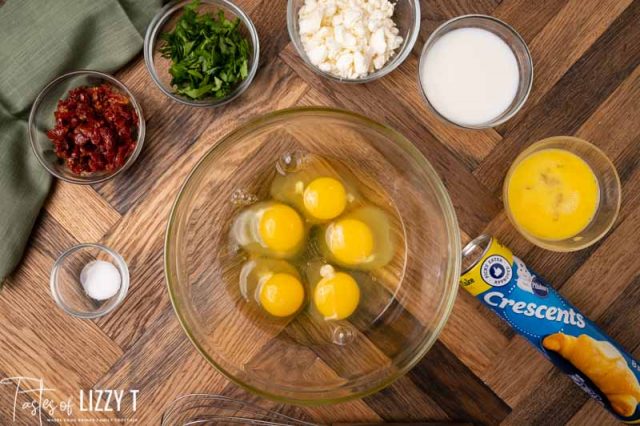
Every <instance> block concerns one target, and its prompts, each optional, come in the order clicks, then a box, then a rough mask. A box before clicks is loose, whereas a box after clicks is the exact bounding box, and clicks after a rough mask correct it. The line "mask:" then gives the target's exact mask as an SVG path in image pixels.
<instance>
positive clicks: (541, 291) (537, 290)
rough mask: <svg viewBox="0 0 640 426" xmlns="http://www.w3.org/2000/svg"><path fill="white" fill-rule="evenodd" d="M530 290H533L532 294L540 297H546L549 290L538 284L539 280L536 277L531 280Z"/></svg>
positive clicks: (540, 283) (542, 284)
mask: <svg viewBox="0 0 640 426" xmlns="http://www.w3.org/2000/svg"><path fill="white" fill-rule="evenodd" d="M531 289H532V290H533V293H534V294H536V295H538V296H540V297H547V295H548V294H549V288H547V286H546V285H545V284H544V283H542V282H540V280H539V279H538V277H535V276H534V277H533V280H531Z"/></svg>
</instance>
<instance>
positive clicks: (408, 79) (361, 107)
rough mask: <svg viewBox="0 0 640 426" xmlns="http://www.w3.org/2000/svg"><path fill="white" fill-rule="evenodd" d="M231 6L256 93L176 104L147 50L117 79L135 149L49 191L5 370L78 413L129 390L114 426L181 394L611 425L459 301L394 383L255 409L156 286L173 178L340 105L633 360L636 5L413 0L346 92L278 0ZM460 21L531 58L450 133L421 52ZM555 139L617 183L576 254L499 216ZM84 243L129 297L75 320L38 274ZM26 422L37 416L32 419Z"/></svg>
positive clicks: (637, 346)
mask: <svg viewBox="0 0 640 426" xmlns="http://www.w3.org/2000/svg"><path fill="white" fill-rule="evenodd" d="M238 3H240V4H241V6H242V7H243V8H244V9H245V10H246V11H247V12H248V13H249V15H250V16H251V17H252V18H253V20H254V22H255V24H256V26H257V28H258V31H259V33H260V40H261V45H262V55H261V65H260V69H259V71H258V75H257V77H256V79H255V81H254V83H253V85H252V86H251V87H250V89H249V90H248V91H247V92H246V94H245V95H244V96H242V98H240V99H239V100H236V101H235V102H233V103H232V104H231V105H228V106H225V107H223V108H219V109H214V110H208V109H193V108H189V107H186V106H183V105H179V104H177V103H175V102H172V101H171V100H169V99H168V98H167V97H165V96H164V95H163V94H162V93H161V92H160V91H159V90H158V89H157V88H156V87H155V86H154V84H153V83H152V81H151V78H150V77H149V74H148V73H147V71H146V69H145V66H144V62H143V59H142V56H139V57H138V58H137V59H136V60H134V61H133V62H132V63H130V64H128V65H127V66H126V67H125V68H124V69H122V70H121V71H120V72H118V73H117V77H119V78H121V79H122V80H123V81H124V82H125V84H127V85H128V86H129V88H131V90H132V91H133V92H134V94H135V95H136V97H137V98H138V99H139V100H140V101H141V103H142V105H143V108H144V110H145V117H146V120H147V136H146V140H145V146H144V149H143V151H142V155H141V156H140V158H139V159H138V160H137V162H136V164H135V165H134V166H133V167H132V168H131V169H130V170H129V171H127V172H126V173H124V174H123V175H121V176H118V177H117V178H116V179H114V180H113V181H110V182H108V183H105V184H101V185H96V186H93V187H88V186H76V185H69V184H64V183H61V182H58V183H57V184H56V186H55V189H54V191H53V192H52V194H51V196H50V198H49V200H48V202H47V204H46V206H45V209H44V211H43V212H42V215H41V218H40V219H39V221H38V223H37V226H36V230H35V233H34V235H33V238H32V240H31V242H30V245H29V248H28V250H27V252H26V255H25V258H24V261H23V263H22V264H21V266H20V267H19V268H18V270H17V271H16V273H15V274H14V275H13V277H11V278H10V280H9V281H8V284H7V286H6V288H5V289H4V290H3V291H2V293H0V342H2V343H1V345H2V346H1V349H0V378H1V377H15V376H30V377H38V378H39V377H41V378H43V379H44V381H45V384H46V386H47V387H49V388H55V390H50V391H46V393H45V395H46V396H47V397H50V398H51V399H54V400H55V399H66V398H67V396H71V397H73V398H75V399H76V403H77V399H78V390H79V389H85V390H86V389H91V388H92V387H93V388H96V389H98V388H100V389H104V388H107V389H113V388H118V389H119V388H123V389H139V394H138V395H139V396H138V403H137V411H136V412H135V413H133V412H132V408H131V407H130V406H128V407H126V408H125V409H124V412H123V413H121V414H122V415H121V416H120V417H129V418H137V419H138V421H139V422H140V424H145V425H147V424H158V421H159V419H160V416H161V413H162V411H163V410H164V408H165V407H166V406H167V404H168V403H169V402H170V401H172V400H173V399H174V398H176V397H177V396H178V395H181V394H185V393H192V392H207V393H221V394H225V395H232V396H237V397H241V398H246V399H248V400H252V401H257V402H258V403H259V404H261V405H264V406H265V407H276V408H277V409H279V410H281V411H283V412H285V413H288V414H292V415H294V416H298V417H301V418H304V419H307V420H312V421H318V422H327V423H330V422H338V421H340V422H345V421H352V422H356V421H359V422H362V421H382V420H384V421H410V420H433V421H467V422H477V423H487V424H497V423H504V424H564V423H569V424H573V425H581V424H613V423H614V420H613V418H612V417H610V416H609V414H607V413H606V412H605V411H604V410H603V409H602V408H601V407H599V406H598V405H597V404H596V403H595V402H593V401H592V400H590V399H589V398H588V397H587V396H586V394H584V393H583V392H582V391H581V390H579V389H578V388H577V387H576V386H574V385H573V384H572V383H571V382H570V381H569V380H568V379H567V378H566V377H564V376H563V375H562V374H560V373H559V372H558V371H557V370H555V369H554V368H553V367H552V366H551V364H549V363H548V362H547V361H546V360H545V359H543V357H542V356H540V355H539V354H538V353H537V352H536V351H535V350H534V349H533V348H532V347H531V346H530V345H529V344H528V343H527V342H526V341H525V340H524V339H522V338H520V337H518V336H515V335H514V333H513V332H512V331H511V330H509V329H508V328H507V327H506V326H505V325H503V324H502V323H500V322H499V321H498V320H497V318H496V317H495V315H494V314H492V313H491V312H489V311H488V310H487V309H486V308H484V307H483V306H481V305H480V304H479V303H478V302H477V301H476V300H475V299H474V298H473V297H471V296H470V295H468V294H466V293H465V292H464V291H459V295H458V299H457V301H456V305H455V308H454V310H453V314H452V316H451V318H450V320H449V322H448V324H447V326H446V328H445V329H444V331H443V333H442V334H441V336H440V339H439V341H438V342H437V343H436V345H435V346H434V347H433V349H432V350H431V351H430V352H429V353H428V354H427V355H426V356H425V358H424V359H423V360H422V362H421V363H420V364H419V365H418V366H417V367H415V368H414V369H413V370H412V371H411V372H410V373H409V374H407V375H406V376H405V377H403V378H401V379H400V380H398V381H397V382H396V383H395V384H393V385H392V386H391V387H389V388H387V389H385V390H383V391H381V392H379V393H377V394H375V395H373V396H370V397H367V398H365V399H363V400H358V401H354V402H350V403H345V404H341V405H336V406H327V407H322V408H305V409H301V408H296V407H292V406H282V405H276V404H274V403H272V402H270V401H264V400H259V399H257V398H255V397H253V396H251V395H249V394H247V393H246V392H244V391H242V390H240V389H239V388H237V387H236V386H235V385H233V384H231V383H229V382H228V381H227V380H226V379H225V378H224V377H222V376H221V375H220V374H219V373H217V372H216V371H215V370H214V369H213V368H212V367H210V366H209V365H208V364H206V363H205V361H204V360H203V359H202V358H201V357H200V356H199V355H198V353H197V352H196V350H195V349H194V348H193V347H192V345H191V344H190V342H189V341H188V340H187V338H186V336H185V335H184V333H183V331H182V329H181V328H180V326H179V324H178V322H177V320H176V318H175V316H174V313H173V309H172V307H171V304H170V302H169V298H168V295H167V291H166V287H165V281H164V272H163V260H162V258H163V242H164V232H165V226H166V222H167V218H168V215H169V209H170V207H171V205H172V203H173V200H174V198H175V196H176V194H177V191H178V189H179V187H180V185H181V183H182V182H183V181H184V179H185V177H186V175H187V173H188V172H189V171H190V170H191V168H192V167H193V166H194V164H195V163H196V162H197V161H198V159H199V158H201V157H202V155H203V154H204V153H205V152H206V151H207V150H208V149H209V148H210V147H211V146H213V145H214V144H215V143H216V141H217V140H219V139H220V137H221V136H223V135H224V134H226V133H228V132H229V131H231V130H232V129H234V128H236V127H237V126H239V125H242V123H243V122H245V121H246V120H248V119H250V118H252V117H255V116H256V115H259V114H263V113H266V112H269V111H273V110H277V109H281V108H287V107H294V106H297V105H326V106H335V107H339V108H344V109H348V110H353V111H356V112H360V113H363V114H365V115H368V116H370V117H372V118H374V119H376V120H379V121H381V122H383V123H386V124H388V125H390V126H392V127H394V128H396V129H398V130H399V131H401V132H402V133H403V134H404V135H406V136H407V137H408V138H409V139H410V140H412V141H413V142H414V143H415V144H416V145H417V146H418V147H419V149H420V150H421V151H422V152H423V153H424V155H425V156H426V157H427V158H428V159H429V161H430V162H431V163H432V164H433V165H434V167H435V168H436V170H437V171H438V172H439V174H440V176H441V178H442V179H443V180H444V182H445V184H446V186H447V188H448V190H449V193H450V195H451V198H452V200H453V203H454V205H455V208H456V211H457V214H458V219H459V223H460V227H461V229H462V231H463V243H464V242H467V241H468V240H469V239H470V238H472V237H475V236H476V235H478V234H479V233H481V232H489V233H491V234H494V235H496V236H497V237H499V238H500V239H501V240H502V241H503V242H504V243H506V244H507V245H509V246H510V247H511V248H512V249H513V251H514V252H515V253H517V254H518V255H519V256H520V257H522V258H523V259H524V260H525V261H526V262H527V263H528V264H529V265H530V266H531V267H533V268H534V269H535V270H537V271H539V272H540V273H541V274H542V275H543V276H545V277H546V278H548V279H549V280H550V281H551V282H552V283H553V284H554V285H555V286H556V288H559V289H560V292H561V293H562V294H564V295H565V296H567V297H568V298H569V299H571V300H572V301H573V302H574V304H575V305H577V306H578V307H579V308H580V309H582V310H583V311H584V312H585V313H586V314H587V315H588V316H590V317H591V318H592V319H593V320H595V321H596V322H597V323H598V324H599V325H601V326H602V327H603V328H604V329H605V330H606V331H607V332H608V333H609V334H610V335H612V336H613V337H614V338H616V339H617V340H618V341H619V342H620V343H621V344H622V345H624V346H625V347H626V348H627V349H628V350H629V351H630V352H632V353H635V354H636V356H637V355H640V309H638V308H637V307H638V306H640V258H639V256H638V253H639V252H640V238H638V236H639V234H640V214H639V213H640V166H639V161H640V154H639V149H638V147H639V143H640V118H639V112H640V1H631V0H568V1H562V0H540V1H529V0H503V1H502V2H500V1H498V0H439V1H436V0H427V1H422V28H421V31H420V37H419V39H418V42H417V43H416V46H415V48H414V51H413V54H412V55H411V56H410V57H409V58H408V59H407V60H406V62H405V63H404V64H403V65H402V66H400V68H399V69H398V70H396V71H395V72H393V73H392V74H390V75H388V76H386V77H385V78H383V79H381V80H378V81H376V82H374V83H370V84H366V85H355V86H354V85H345V84H339V83H334V82H330V81H327V80H325V79H322V78H320V77H318V76H316V75H315V74H314V73H313V72H311V71H310V70H309V69H308V68H307V67H306V66H305V65H304V64H303V62H302V61H301V59H300V58H299V57H298V55H297V54H296V52H295V50H294V49H293V46H292V45H291V43H290V42H289V36H288V34H287V31H286V17H285V9H286V4H285V1H284V0H279V1H273V0H240V1H238ZM468 13H484V14H490V15H493V16H496V17H498V18H500V19H503V20H505V21H506V22H508V23H509V24H511V25H513V26H514V27H515V28H516V29H517V30H518V31H519V32H520V34H522V36H523V37H524V39H525V40H526V41H527V43H528V45H529V47H530V49H531V52H532V54H533V61H534V64H535V79H534V84H533V90H532V92H531V95H530V97H529V100H528V101H527V103H526V105H525V107H524V108H523V110H522V111H520V113H518V114H517V115H516V116H515V117H514V118H513V119H511V120H510V121H509V122H507V123H506V124H504V125H502V126H499V127H497V128H495V129H491V130H485V131H468V130H461V129H456V128H453V127H451V126H448V125H445V124H443V123H442V122H439V121H438V119H437V118H436V117H435V116H434V115H433V114H431V113H430V112H428V111H427V109H426V108H425V106H424V103H423V100H422V98H421V95H420V94H419V91H418V86H417V64H418V55H419V52H420V50H421V48H422V46H423V44H424V41H425V40H426V38H427V37H428V36H429V34H430V33H431V32H432V31H433V30H434V29H435V28H436V26H438V25H439V24H440V23H442V22H443V21H445V20H447V19H449V18H452V17H454V16H457V15H462V14H468ZM552 135H575V136H578V137H581V138H584V139H586V140H589V141H591V142H593V143H594V144H596V145H597V146H599V147H600V148H601V149H603V150H604V151H605V152H606V154H607V155H608V156H609V157H610V158H611V159H612V160H613V161H614V163H615V165H616V167H617V169H618V171H619V173H620V177H621V179H622V187H623V204H622V210H621V213H620V217H619V219H618V221H617V222H616V224H615V226H614V228H613V229H612V230H611V231H610V232H609V234H608V235H607V236H606V237H605V238H604V239H602V240H601V241H600V242H599V243H598V244H596V245H594V246H592V247H590V248H588V249H586V250H582V251H579V252H577V253H570V254H559V253H552V252H549V251H545V250H542V249H538V248H535V247H533V246H532V245H531V244H529V243H528V242H526V241H525V240H524V239H523V238H522V237H520V236H519V235H518V234H517V233H516V232H515V230H514V228H513V227H512V226H511V225H510V223H509V222H508V220H507V218H506V216H505V214H504V212H503V210H502V203H501V200H500V192H501V191H500V190H501V182H502V179H503V177H504V175H505V172H506V170H507V168H508V167H509V165H510V163H511V162H512V160H513V159H514V158H515V156H516V155H517V154H518V153H519V152H520V151H522V150H523V149H524V148H525V147H526V146H528V145H529V144H531V143H532V142H534V141H537V140H539V139H542V138H545V137H548V136H552ZM25 143H26V142H25ZM96 241H97V242H102V243H104V244H106V245H108V246H110V247H112V248H114V249H115V250H117V251H118V252H120V253H121V254H122V255H123V256H124V257H125V258H126V260H127V261H128V264H129V267H130V272H131V287H130V290H129V294H128V296H127V298H126V300H125V301H124V303H123V304H122V305H121V306H120V307H119V308H118V309H117V310H116V311H115V312H114V313H112V314H110V315H108V316H107V317H105V318H102V319H98V320H95V321H85V320H79V319H74V318H71V317H69V316H67V315H66V314H64V313H63V312H62V311H61V310H60V309H58V308H57V307H56V305H55V304H54V302H53V300H52V299H51V296H50V294H49V285H48V279H49V272H50V269H51V266H52V264H53V262H54V260H55V259H56V257H57V256H58V255H59V254H60V253H61V252H62V251H63V250H65V249H67V248H69V247H70V246H72V245H74V244H77V243H79V242H96ZM4 390H5V389H0V423H1V424H10V421H11V416H12V411H11V409H10V408H11V406H12V403H13V396H14V395H13V393H11V392H9V391H8V390H9V388H6V390H7V391H6V392H5V391H4ZM18 411H20V410H18ZM22 414H23V413H20V412H19V413H17V418H19V417H20V415H22ZM75 416H76V417H78V418H83V416H84V417H85V418H86V417H88V416H90V415H88V414H87V415H83V413H79V412H77V413H75ZM100 416H106V417H112V416H114V414H113V413H111V414H109V413H107V414H101V415H100ZM23 421H24V424H36V423H32V422H34V420H33V418H29V417H28V416H27V417H26V418H25V419H24V420H23Z"/></svg>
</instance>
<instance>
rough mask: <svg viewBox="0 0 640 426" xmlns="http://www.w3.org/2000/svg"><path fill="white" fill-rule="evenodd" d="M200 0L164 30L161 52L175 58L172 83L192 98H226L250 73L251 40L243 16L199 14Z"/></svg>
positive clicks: (219, 13) (171, 68)
mask: <svg viewBox="0 0 640 426" xmlns="http://www.w3.org/2000/svg"><path fill="white" fill-rule="evenodd" d="M199 5H200V1H199V0H193V1H192V2H191V3H190V4H188V5H187V6H185V7H184V13H183V14H182V16H181V17H180V18H179V20H178V22H177V23H176V26H175V28H174V29H173V31H171V32H167V33H164V34H162V40H163V44H162V46H161V47H160V52H161V54H162V56H163V57H164V58H167V59H171V67H170V68H169V73H170V74H171V77H172V78H171V85H172V86H173V87H174V90H175V93H177V94H179V95H183V96H186V97H188V98H190V99H204V98H211V97H213V98H224V97H225V96H227V95H228V94H229V93H231V92H232V91H233V90H234V89H235V88H236V86H237V85H238V84H239V83H240V82H242V81H243V80H244V79H246V78H247V76H248V75H249V69H248V68H249V41H248V40H247V39H246V38H245V37H244V36H243V35H242V34H240V19H239V18H236V19H235V20H233V21H230V20H229V19H227V18H226V17H225V16H224V12H223V11H222V10H220V11H218V16H214V15H212V14H211V13H202V14H199V13H198V11H197V8H198V6H199Z"/></svg>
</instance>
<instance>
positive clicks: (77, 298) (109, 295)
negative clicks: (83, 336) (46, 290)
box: [50, 244, 129, 319]
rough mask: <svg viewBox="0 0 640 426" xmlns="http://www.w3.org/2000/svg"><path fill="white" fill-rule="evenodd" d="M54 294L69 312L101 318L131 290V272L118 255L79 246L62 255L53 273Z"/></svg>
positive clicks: (88, 245) (102, 247) (54, 297)
mask: <svg viewBox="0 0 640 426" xmlns="http://www.w3.org/2000/svg"><path fill="white" fill-rule="evenodd" d="M50 284H51V295H52V296H53V300H55V301H56V303H57V304H58V306H60V307H61V308H62V309H63V310H64V311H65V312H66V313H68V314H69V315H73V316H75V317H78V318H85V319H91V318H98V317H101V316H103V315H106V314H108V313H109V312H111V311H113V310H114V309H115V308H116V307H117V306H118V305H119V304H120V303H121V302H122V301H123V300H124V298H125V296H126V295H127V291H128V289H129V269H128V268H127V264H126V262H125V261H124V259H123V258H122V256H120V255H119V254H118V253H116V252H115V251H113V250H111V249H110V248H108V247H105V246H103V245H100V244H80V245H77V246H74V247H71V248H70V249H69V250H67V251H65V252H64V253H62V254H61V255H60V257H59V258H58V260H56V262H55V264H54V265H53V269H52V270H51V279H50Z"/></svg>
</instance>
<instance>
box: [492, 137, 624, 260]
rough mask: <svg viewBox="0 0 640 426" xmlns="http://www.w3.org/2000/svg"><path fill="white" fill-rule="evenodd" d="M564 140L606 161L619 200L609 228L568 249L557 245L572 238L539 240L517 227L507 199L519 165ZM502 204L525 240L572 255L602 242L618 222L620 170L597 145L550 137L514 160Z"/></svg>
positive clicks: (527, 149)
mask: <svg viewBox="0 0 640 426" xmlns="http://www.w3.org/2000/svg"><path fill="white" fill-rule="evenodd" d="M562 140H568V141H571V142H575V143H577V144H579V145H582V146H585V147H587V148H588V149H589V150H591V151H593V152H594V153H595V154H596V155H597V156H599V157H601V158H603V159H604V160H605V163H606V164H607V168H609V169H610V170H612V171H613V176H614V180H615V186H616V189H617V197H616V198H617V199H616V206H615V212H614V214H613V216H611V220H610V221H609V223H608V224H607V226H606V227H605V228H604V229H603V230H602V232H600V233H599V234H598V235H597V236H596V237H595V238H593V239H592V240H590V241H586V242H584V243H582V244H577V245H576V246H575V247H566V248H561V247H558V246H557V245H556V243H559V242H561V241H565V240H568V239H570V238H567V239H565V240H558V241H551V240H544V239H541V238H538V237H535V236H533V235H531V234H529V233H528V232H527V231H526V230H524V229H523V228H522V227H521V226H519V225H517V222H516V221H515V218H514V217H513V214H512V213H511V209H510V208H509V198H508V197H507V194H508V191H509V178H510V177H511V175H512V174H513V172H514V170H515V168H516V166H517V165H518V164H520V163H521V162H522V160H524V159H525V158H526V157H527V156H529V155H530V154H532V153H534V152H536V151H539V150H541V148H540V147H541V146H543V145H549V144H553V143H557V142H560V141H562ZM542 149H544V148H542ZM558 149H562V148H558ZM567 151H569V152H571V153H573V154H575V155H578V157H580V158H582V157H581V156H580V155H579V154H576V153H575V152H573V150H570V149H567ZM502 202H503V204H504V210H505V213H506V214H507V217H508V218H509V221H510V222H511V224H512V225H513V227H514V228H515V229H516V230H517V231H518V233H519V234H520V235H522V236H523V237H524V238H525V239H527V240H528V241H529V242H531V243H532V244H533V245H535V246H537V247H540V248H543V249H545V250H549V251H554V252H558V253H570V252H574V251H579V250H583V249H585V248H587V247H590V246H592V245H593V244H595V243H597V242H598V241H600V240H601V239H602V238H603V237H604V236H605V235H606V234H607V233H608V232H609V231H610V230H611V228H612V227H613V225H614V224H615V223H616V221H617V220H618V215H619V214H620V207H621V205H622V184H621V182H620V175H619V174H618V170H617V169H616V166H615V164H613V161H611V159H610V158H609V157H608V156H607V154H605V153H604V151H602V150H601V149H600V148H599V147H598V146H596V145H595V144H592V143H591V142H589V141H587V140H585V139H582V138H578V137H575V136H550V137H548V138H544V139H541V140H539V141H536V142H534V143H532V144H531V145H529V146H528V147H527V148H526V149H524V150H523V151H522V152H520V154H518V156H517V157H516V158H515V160H513V163H512V164H511V166H510V167H509V170H508V171H507V174H506V176H505V178H504V182H503V183H502ZM587 226H588V225H587Z"/></svg>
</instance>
